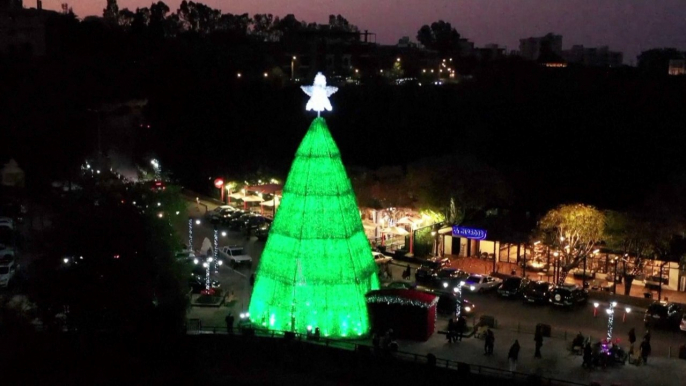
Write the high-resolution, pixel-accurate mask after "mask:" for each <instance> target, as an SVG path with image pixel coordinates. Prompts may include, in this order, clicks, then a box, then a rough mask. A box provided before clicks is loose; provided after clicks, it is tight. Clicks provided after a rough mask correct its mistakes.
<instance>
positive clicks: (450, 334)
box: [446, 318, 455, 343]
mask: <svg viewBox="0 0 686 386" xmlns="http://www.w3.org/2000/svg"><path fill="white" fill-rule="evenodd" d="M453 334H455V322H454V321H453V318H450V319H448V333H447V334H446V338H447V339H448V343H452V342H453V339H454V337H453Z"/></svg>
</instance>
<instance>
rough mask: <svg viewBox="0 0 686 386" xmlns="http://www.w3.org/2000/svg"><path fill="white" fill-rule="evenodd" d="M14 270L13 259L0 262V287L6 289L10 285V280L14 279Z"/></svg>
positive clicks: (15, 267) (15, 268)
mask: <svg viewBox="0 0 686 386" xmlns="http://www.w3.org/2000/svg"><path fill="white" fill-rule="evenodd" d="M16 270H17V266H16V264H15V263H14V259H11V260H6V259H2V260H0V287H8V286H9V285H10V280H11V279H12V278H13V277H14V274H15V273H16Z"/></svg>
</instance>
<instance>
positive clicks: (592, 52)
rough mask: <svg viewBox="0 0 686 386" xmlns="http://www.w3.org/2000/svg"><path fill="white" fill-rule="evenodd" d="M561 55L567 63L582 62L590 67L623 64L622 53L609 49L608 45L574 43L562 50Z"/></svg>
mask: <svg viewBox="0 0 686 386" xmlns="http://www.w3.org/2000/svg"><path fill="white" fill-rule="evenodd" d="M562 57H563V58H564V59H565V60H566V61H567V62H568V63H576V64H583V65H585V66H592V67H619V66H621V65H622V64H623V61H624V54H623V53H621V52H617V51H610V49H609V48H608V46H601V47H584V46H583V45H574V46H572V48H571V49H569V50H565V51H563V52H562Z"/></svg>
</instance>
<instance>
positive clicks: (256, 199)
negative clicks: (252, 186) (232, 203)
mask: <svg viewBox="0 0 686 386" xmlns="http://www.w3.org/2000/svg"><path fill="white" fill-rule="evenodd" d="M242 200H243V201H244V202H262V201H264V198H262V197H260V196H243V198H242Z"/></svg>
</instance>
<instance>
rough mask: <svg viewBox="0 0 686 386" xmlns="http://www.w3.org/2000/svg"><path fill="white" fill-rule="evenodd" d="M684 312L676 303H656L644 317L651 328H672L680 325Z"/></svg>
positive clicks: (644, 320)
mask: <svg viewBox="0 0 686 386" xmlns="http://www.w3.org/2000/svg"><path fill="white" fill-rule="evenodd" d="M682 312H683V310H681V308H680V307H679V306H678V305H677V304H675V303H666V302H654V303H653V304H651V305H650V306H648V309H647V310H646V313H645V315H644V317H643V322H644V323H645V325H646V326H649V327H658V326H659V327H672V326H675V325H677V324H680V322H681V320H682V319H683V314H682Z"/></svg>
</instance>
